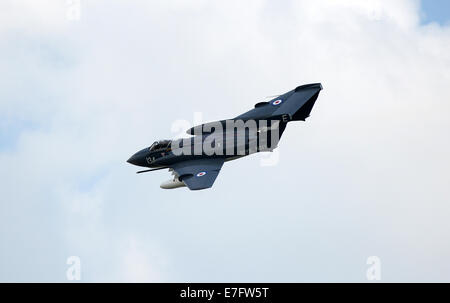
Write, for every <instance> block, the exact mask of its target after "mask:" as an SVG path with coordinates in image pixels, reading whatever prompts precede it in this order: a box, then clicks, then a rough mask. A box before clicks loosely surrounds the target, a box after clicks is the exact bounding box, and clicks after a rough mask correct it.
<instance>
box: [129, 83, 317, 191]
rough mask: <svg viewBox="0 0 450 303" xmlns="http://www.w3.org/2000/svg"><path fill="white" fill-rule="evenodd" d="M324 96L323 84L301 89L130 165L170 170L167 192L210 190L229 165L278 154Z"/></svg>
mask: <svg viewBox="0 0 450 303" xmlns="http://www.w3.org/2000/svg"><path fill="white" fill-rule="evenodd" d="M321 90H322V85H321V84H320V83H313V84H306V85H302V86H298V87H297V88H295V89H293V90H291V91H289V92H287V93H285V94H282V95H279V96H276V97H275V98H273V99H272V100H270V101H267V102H259V103H257V104H255V107H254V108H253V109H251V110H249V111H247V112H245V113H243V114H241V115H239V116H237V117H235V118H232V119H227V120H221V121H215V122H209V123H205V124H202V125H198V126H194V127H192V128H190V129H189V130H187V134H189V135H192V136H191V137H189V138H183V139H177V140H159V141H156V142H154V143H153V144H152V145H151V146H150V147H146V148H144V149H142V150H140V151H138V152H137V153H135V154H134V155H132V156H131V157H130V158H129V159H128V161H127V162H128V163H131V164H134V165H137V166H142V167H147V168H149V169H146V170H142V171H138V172H137V173H143V172H150V171H155V170H160V169H168V170H169V172H171V173H172V178H171V179H170V180H168V181H165V182H163V183H162V184H161V185H160V187H161V188H164V189H172V188H178V187H184V186H187V187H188V188H189V189H190V190H201V189H206V188H210V187H212V185H213V184H214V181H215V180H216V178H217V176H218V175H219V172H220V170H221V168H222V165H223V164H224V163H225V162H226V161H230V160H235V159H238V158H241V157H244V156H247V155H249V154H253V153H256V152H264V151H269V152H270V151H273V150H274V149H275V148H276V147H277V146H278V141H279V139H280V138H281V136H282V134H283V132H284V130H285V128H286V126H287V124H288V123H289V122H292V121H305V119H306V118H308V117H309V115H310V113H311V110H312V108H313V106H314V104H315V102H316V100H317V98H318V96H319V93H320V91H321Z"/></svg>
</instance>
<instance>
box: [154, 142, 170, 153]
mask: <svg viewBox="0 0 450 303" xmlns="http://www.w3.org/2000/svg"><path fill="white" fill-rule="evenodd" d="M170 143H172V141H171V140H159V141H155V142H154V143H153V144H152V145H151V146H150V147H149V151H151V152H154V151H158V150H166V149H168V148H169V147H170Z"/></svg>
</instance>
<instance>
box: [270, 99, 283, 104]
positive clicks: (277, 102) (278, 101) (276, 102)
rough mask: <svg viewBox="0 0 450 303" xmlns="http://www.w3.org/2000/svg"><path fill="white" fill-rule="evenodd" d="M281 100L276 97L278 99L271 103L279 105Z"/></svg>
mask: <svg viewBox="0 0 450 303" xmlns="http://www.w3.org/2000/svg"><path fill="white" fill-rule="evenodd" d="M281 102H283V100H281V99H278V100H275V101H273V102H272V105H280V104H281Z"/></svg>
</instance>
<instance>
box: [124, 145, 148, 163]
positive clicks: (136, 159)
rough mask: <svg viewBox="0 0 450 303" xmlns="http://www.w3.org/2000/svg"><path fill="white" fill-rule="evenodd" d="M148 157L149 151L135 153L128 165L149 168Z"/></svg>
mask: <svg viewBox="0 0 450 303" xmlns="http://www.w3.org/2000/svg"><path fill="white" fill-rule="evenodd" d="M146 155H147V149H145V148H144V149H143V150H140V151H138V152H137V153H135V154H134V155H132V156H131V157H130V159H128V160H127V162H128V163H130V164H133V165H137V166H147V161H146V158H145V157H146Z"/></svg>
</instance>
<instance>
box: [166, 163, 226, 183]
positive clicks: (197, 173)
mask: <svg viewBox="0 0 450 303" xmlns="http://www.w3.org/2000/svg"><path fill="white" fill-rule="evenodd" d="M224 161H225V160H224V159H222V158H213V159H198V160H188V161H183V162H178V163H175V164H173V165H172V166H171V167H172V168H173V170H174V171H175V172H176V173H177V174H178V176H179V178H180V180H181V181H183V182H184V184H186V186H187V187H188V188H189V189H190V190H199V189H205V188H210V187H211V186H212V185H213V184H214V181H215V180H216V178H217V176H218V175H219V172H220V169H221V168H222V165H223V163H224Z"/></svg>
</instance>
